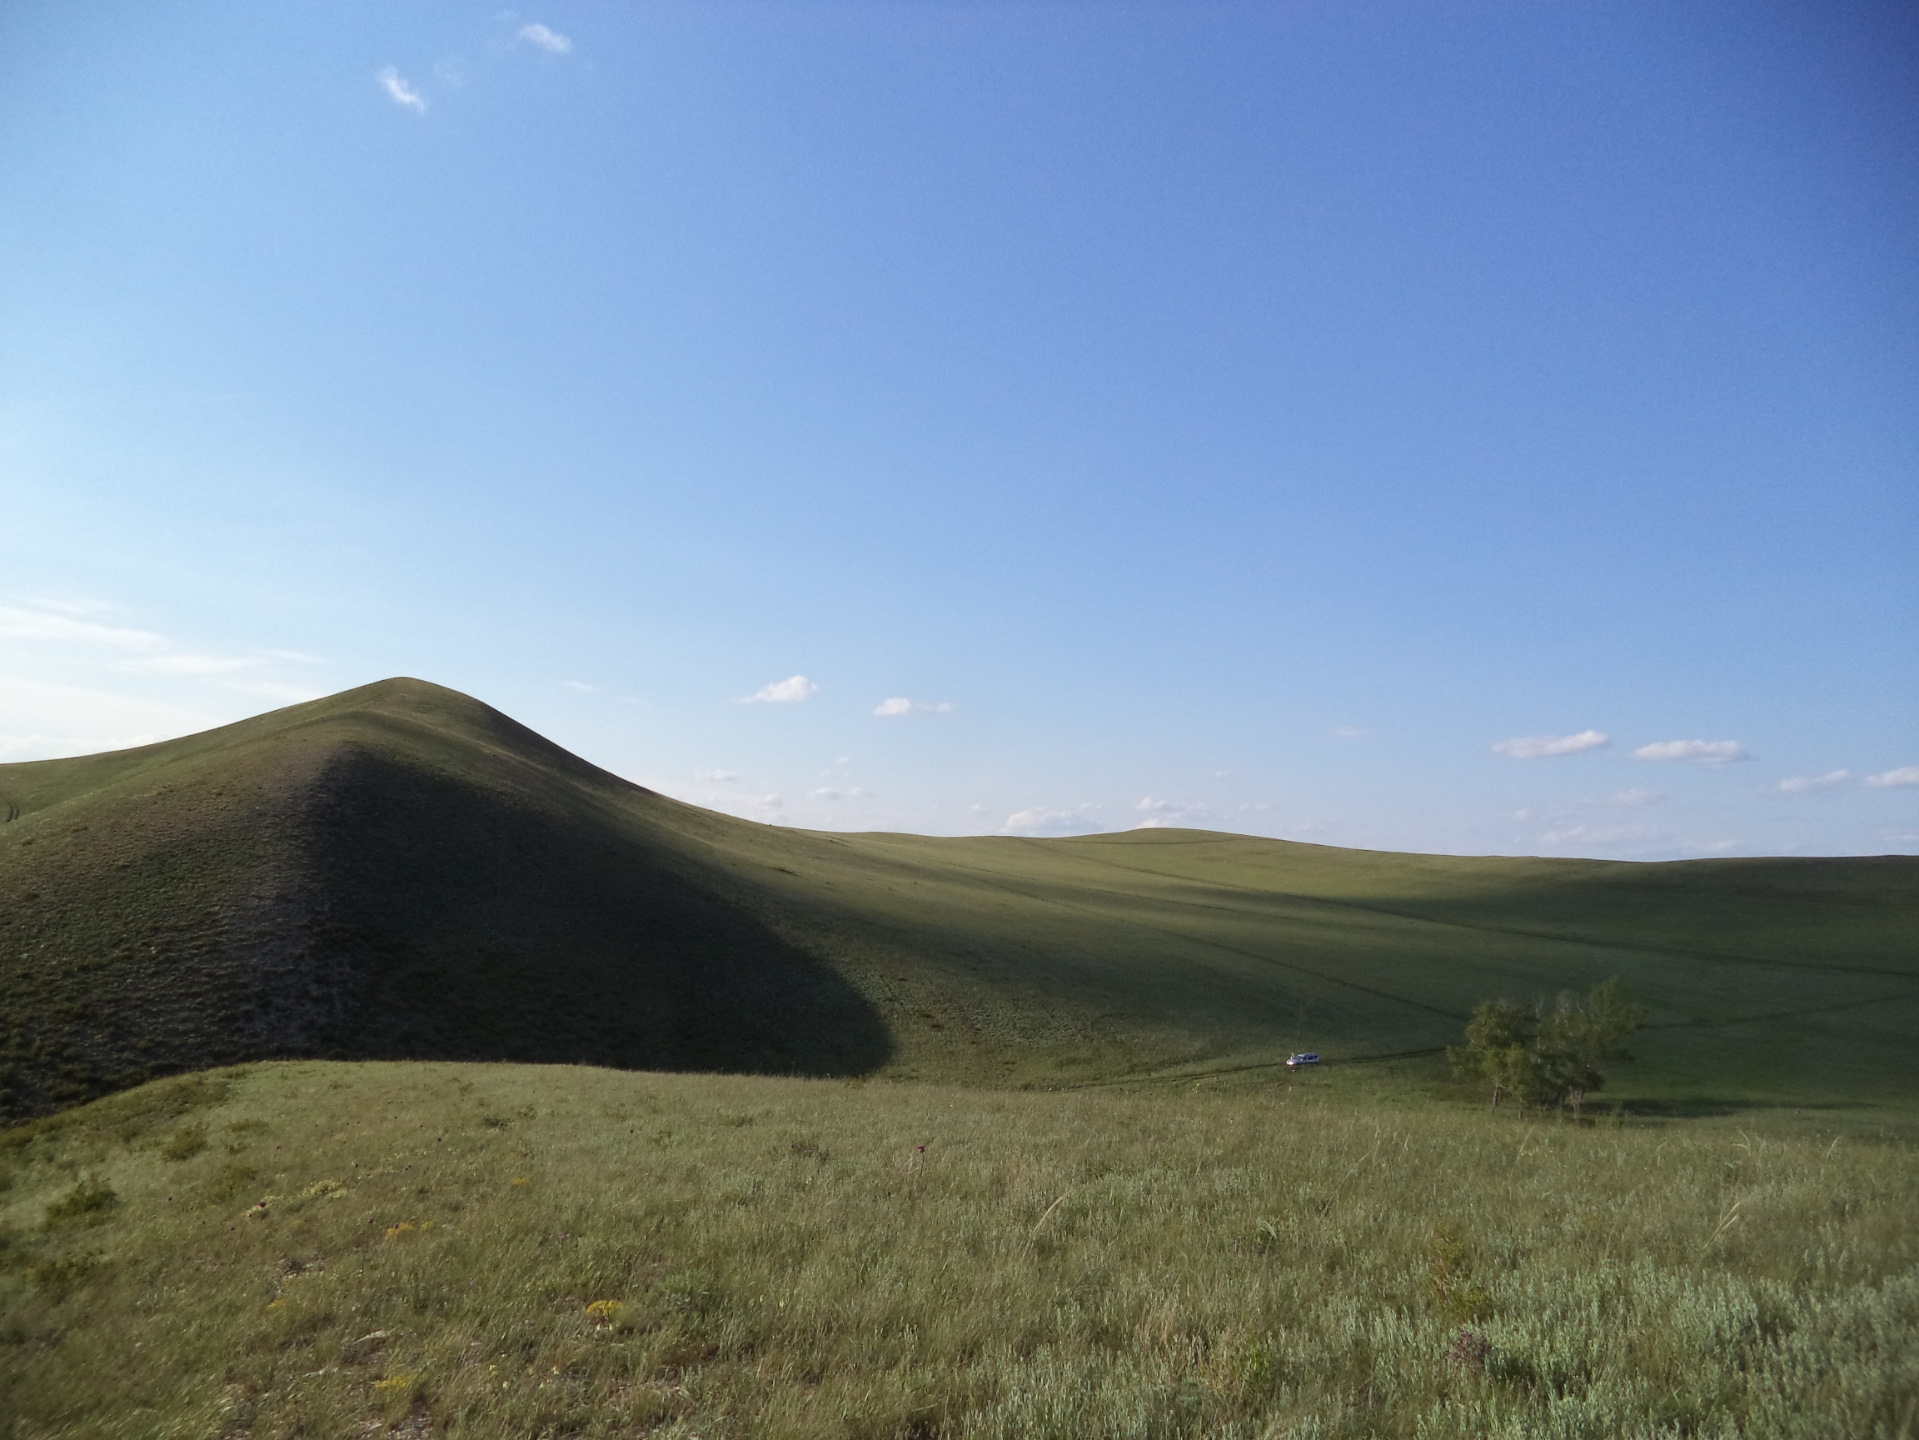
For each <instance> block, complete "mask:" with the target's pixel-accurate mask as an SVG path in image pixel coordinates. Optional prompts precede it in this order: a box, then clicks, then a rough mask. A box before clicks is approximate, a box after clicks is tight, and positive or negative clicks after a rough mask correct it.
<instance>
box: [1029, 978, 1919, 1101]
mask: <svg viewBox="0 0 1919 1440" xmlns="http://www.w3.org/2000/svg"><path fill="white" fill-rule="evenodd" d="M1912 999H1919V990H1905V991H1901V992H1900V993H1898V994H1895V995H1874V996H1872V997H1871V998H1869V999H1866V1000H1847V1001H1843V1002H1841V1003H1840V1004H1837V1005H1809V1006H1806V1007H1804V1008H1803V1009H1799V1010H1770V1011H1767V1012H1766V1013H1764V1014H1761V1015H1732V1016H1728V1017H1727V1018H1726V1019H1724V1020H1704V1021H1700V1020H1662V1021H1661V1022H1659V1023H1658V1024H1657V1025H1642V1026H1640V1027H1639V1028H1640V1029H1642V1030H1724V1029H1729V1028H1730V1027H1732V1026H1734V1025H1756V1024H1758V1023H1760V1022H1761V1021H1765V1020H1797V1019H1799V1018H1800V1017H1802V1016H1805V1015H1826V1014H1830V1013H1831V1012H1833V1011H1835V1010H1857V1009H1860V1008H1861V1007H1863V1006H1867V1005H1883V1004H1885V1003H1886V1002H1887V1001H1889V1000H1912ZM1446 1049H1447V1047H1446V1046H1444V1045H1432V1046H1428V1047H1427V1048H1425V1049H1422V1050H1390V1051H1385V1052H1382V1053H1380V1054H1377V1055H1347V1056H1343V1057H1341V1058H1340V1059H1337V1060H1321V1061H1320V1062H1319V1064H1318V1065H1317V1066H1315V1067H1314V1068H1315V1069H1322V1070H1323V1069H1325V1068H1326V1067H1327V1066H1329V1065H1372V1064H1376V1063H1377V1062H1379V1061H1381V1060H1418V1059H1422V1058H1424V1057H1425V1056H1428V1055H1443V1054H1445V1053H1446ZM1285 1064H1286V1062H1285V1061H1284V1060H1260V1061H1255V1062H1254V1063H1252V1064H1250V1065H1228V1066H1226V1067H1224V1068H1223V1069H1219V1070H1180V1071H1156V1072H1154V1073H1152V1074H1150V1075H1124V1076H1120V1077H1118V1078H1117V1079H1112V1080H1086V1081H1082V1082H1081V1083H1080V1084H1078V1085H1067V1086H1064V1087H1062V1088H1064V1089H1067V1090H1101V1089H1105V1088H1106V1087H1108V1086H1112V1085H1170V1084H1173V1083H1175V1082H1177V1081H1180V1080H1214V1079H1218V1078H1219V1077H1220V1076H1222V1075H1244V1074H1247V1073H1249V1072H1251V1071H1254V1070H1278V1069H1283V1068H1284V1067H1285Z"/></svg>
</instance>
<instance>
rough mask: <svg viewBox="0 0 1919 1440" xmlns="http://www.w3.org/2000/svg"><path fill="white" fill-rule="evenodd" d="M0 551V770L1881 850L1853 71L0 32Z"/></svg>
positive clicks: (248, 18)
mask: <svg viewBox="0 0 1919 1440" xmlns="http://www.w3.org/2000/svg"><path fill="white" fill-rule="evenodd" d="M0 544H3V548H0V557H3V559H4V570H3V571H0V759H14V760H18V759H31V758H39V757H42V756H49V755H63V754H75V753H82V752H85V751H90V750H98V749H106V748H113V747H116V746H120V745H125V744H131V743H139V742H142V741H146V740H151V739H157V738H162V737H165V736H169V735H174V734H180V733H185V732H188V731H192V730H196V729H201V728H205V727H207V726H209V725H213V724H217V723H221V722H224V721H227V720H232V719H236V718H239V717H241V716H243V715H247V714H251V713H255V712H257V711H259V710H262V709H267V708H271V707H272V706H275V705H278V704H282V703H286V702H288V701H291V700H295V699H299V698H304V697H309V696H314V695H320V694H325V693H330V692H332V691H336V690H340V689H344V688H346V687H348V686H351V685H356V684H360V683H363V682H365V681H369V680H373V679H378V678H380V677H382V676H386V675H394V674H411V675H418V676H422V677H424V678H427V679H431V680H435V681H438V682H440V683H443V684H447V685H451V686H454V687H456V688H458V689H462V690H465V691H467V692H469V693H471V694H474V695H476V696H479V697H480V698H482V699H485V700H487V701H489V702H491V703H493V704H495V705H498V706H500V707H501V708H503V709H505V710H507V711H508V712H509V713H511V714H513V715H515V716H516V717H518V718H520V719H522V720H524V721H526V722H527V723H529V724H531V725H533V726H535V727H536V728H538V729H540V730H542V731H544V732H545V733H547V734H549V735H551V736H552V737H553V738H555V739H556V740H558V741H560V742H561V743H562V744H565V745H567V746H568V747H569V748H572V749H574V750H576V751H578V752H579V753H581V754H583V755H585V756H587V757H588V758H590V759H592V760H594V761H597V762H598V763H600V764H603V765H605V766H607V767H608V768H610V769H612V770H615V771H617V772H618V773H620V774H623V775H626V776H628V777H630V778H632V779H634V780H637V781H639V782H641V783H643V784H647V785H651V786H654V787H656V788H658V789H661V790H664V791H667V792H668V793H671V794H674V795H678V796H681V797H682V798H686V799H690V800H693V801H695V802H697V803H700V804H706V805H711V806H713V807H715V808H718V809H723V810H727V811H730V812H733V813H736V814H741V815H747V816H751V817H753V818H755V819H762V820H770V821H777V822H780V823H786V824H799V825H810V826H818V827H822V828H834V829H867V828H887V829H907V830H917V831H925V832H930V833H993V832H1000V831H1011V832H1014V833H1028V834H1060V833H1074V832H1083V831H1091V830H1113V829H1125V828H1129V827H1131V826H1134V825H1138V824H1147V823H1152V824H1191V825H1202V826H1207V827H1211V828H1218V829H1229V830H1237V831H1243V832H1248V833H1256V834H1266V835H1278V836H1285V837H1290V838H1299V839H1308V840H1314V841H1319V842H1323V843H1329V844H1341V845H1361V846H1369V847H1377V848H1391V849H1419V850H1434V851H1451V852H1467V853H1484V852H1498V853H1538V854H1572V855H1595V856H1607V857H1617V858H1628V859H1650V858H1668V857H1674V856H1691V855H1716V854H1761V853H1855V852H1866V853H1880V852H1887V851H1906V852H1914V851H1919V724H1916V723H1915V721H1916V719H1919V653H1916V652H1919V645H1916V643H1915V637H1919V21H1915V19H1914V17H1913V12H1912V10H1911V7H1910V6H1904V5H1897V4H1883V5H1873V4H1855V5H1846V4H1839V5H1826V4H1820V5H1813V4H1803V5H1779V4H1768V3H1764V0H1755V3H1739V4H1732V3H1725V4H1697V3H1657V4H1643V5H1640V4H1605V5H1598V4H1560V3H1554V4H1547V3H1523V4H1522V3H1484V4H1478V3H1459V4H1437V3H1434V4H1405V5H1398V4H1393V5H1389V4H1383V3H1381V4H1357V3H1355V4H1336V3H1300V4H1287V3H1279V0H1273V3H1263V4H1257V5H1234V4H1217V5H1210V4H1181V5H1176V6H1174V5H1164V6H1162V5H1150V4H1124V3H1113V4H1057V5H1026V4H941V3H922V0H897V3H875V4H858V5H838V4H834V5H812V4H805V3H782V4H758V5H745V4H669V5H648V4H631V5H613V4H596V5H588V4H573V3H568V4H554V5H546V6H542V7H539V8H537V9H527V10H521V11H502V10H499V9H496V8H491V7H484V6H475V5H461V4H451V3H417V4H408V5H405V6H393V5H387V4H379V5H376V4H353V3H330V4H326V5H318V4H313V5H273V6H260V5H252V4H247V5H242V4H219V3H205V4H198V5H193V6H177V7H156V6H147V5H137V4H132V3H126V4H107V3H96V4H88V3H77V4H69V3H60V4H53V3H38V0H16V3H13V4H10V5H8V6H6V7H4V10H0ZM756 697H758V698H756Z"/></svg>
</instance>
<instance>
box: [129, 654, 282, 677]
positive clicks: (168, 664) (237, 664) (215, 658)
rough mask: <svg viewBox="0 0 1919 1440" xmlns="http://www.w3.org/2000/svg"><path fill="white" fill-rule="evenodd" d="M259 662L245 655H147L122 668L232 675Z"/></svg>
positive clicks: (140, 672) (146, 672)
mask: <svg viewBox="0 0 1919 1440" xmlns="http://www.w3.org/2000/svg"><path fill="white" fill-rule="evenodd" d="M259 663H260V662H259V661H258V660H256V659H253V658H252V657H250V656H244V655H147V656H143V657H142V658H140V659H138V660H128V661H126V662H125V663H124V664H122V665H121V666H120V668H121V669H122V670H130V671H132V672H133V673H134V674H136V675H231V674H233V673H234V672H235V671H236V670H250V669H252V668H253V667H254V666H255V665H258V664H259Z"/></svg>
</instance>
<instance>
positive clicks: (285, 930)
mask: <svg viewBox="0 0 1919 1440" xmlns="http://www.w3.org/2000/svg"><path fill="white" fill-rule="evenodd" d="M0 815H5V816H11V817H12V818H11V819H8V820H6V821H5V822H4V823H0V1123H7V1122H9V1121H14V1120H21V1119H27V1118H30V1117H32V1116H34V1115H39V1114H46V1113H49V1112H51V1111H54V1110H58V1109H60V1108H62V1107H65V1106H70V1105H73V1104H77V1103H80V1102H82V1101H86V1100H90V1099H94V1098H97V1097H98V1096H100V1095H103V1094H106V1093H109V1092H111V1091H113V1090H117V1089H124V1088H127V1087H129V1086H132V1085H135V1084H138V1083H140V1082H142V1081H145V1080H149V1079H153V1078H157V1077H159V1076H162V1075H166V1074H170V1073H176V1072H180V1071H187V1070H200V1069H205V1068H207V1067H209V1066H214V1065H220V1064H225V1063H233V1062H239V1061H247V1060H257V1059H285V1058H300V1057H314V1058H319V1057H324V1058H331V1059H432V1060H491V1061H498V1060H512V1061H534V1062H564V1063H579V1062H585V1063H589V1064H595V1065H604V1066H611V1067H618V1068H627V1069H644V1070H677V1071H693V1072H707V1071H733V1072H755V1073H763V1074H776V1075H816V1076H820V1075H842V1076H843V1075H878V1076H890V1077H898V1078H915V1079H923V1080H930V1081H942V1082H963V1083H968V1084H981V1085H988V1086H994V1087H1003V1086H1009V1085H1011V1086H1019V1085H1065V1084H1077V1083H1083V1082H1087V1081H1093V1080H1104V1079H1112V1078H1116V1077H1121V1076H1138V1075H1147V1074H1156V1075H1168V1074H1180V1073H1189V1072H1204V1071H1213V1070H1221V1069H1228V1068H1232V1067H1235V1066H1243V1065H1258V1064H1266V1065H1272V1064H1274V1063H1275V1062H1277V1061H1280V1060H1283V1059H1284V1057H1285V1055H1286V1054H1287V1053H1288V1051H1290V1050H1293V1049H1313V1050H1318V1051H1321V1052H1323V1053H1325V1054H1326V1055H1328V1056H1329V1057H1336V1058H1340V1059H1357V1058H1360V1057H1365V1056H1379V1055H1392V1054H1401V1053H1405V1052H1408V1051H1430V1052H1437V1050H1438V1049H1439V1048H1440V1047H1442V1046H1444V1045H1446V1044H1449V1043H1452V1042H1454V1041H1456V1040H1457V1039H1458V1038H1459V1033H1460V1029H1461V1027H1462V1026H1463V1025H1464V1023H1465V1020H1466V1017H1467V1015H1468V1013H1469V1012H1470V1011H1471V1009H1472V1007H1473V1005H1474V1004H1475V1003H1477V1002H1478V1001H1480V1000H1484V999H1487V998H1490V997H1494V996H1502V995H1503V996H1509V997H1511V998H1513V999H1516V1000H1521V1001H1528V1000H1531V999H1532V998H1534V997H1536V996H1542V995H1543V996H1551V995H1553V994H1554V993H1556V992H1558V991H1559V990H1561V989H1572V990H1580V991H1583V990H1586V989H1588V988H1590V987H1591V986H1592V985H1593V984H1595V983H1596V982H1598V981H1600V980H1603V979H1605V978H1606V977H1608V976H1613V975H1617V976H1620V977H1621V978H1622V979H1623V980H1624V981H1625V983H1626V985H1627V986H1628V988H1629V989H1630V990H1631V991H1632V992H1633V994H1634V996H1635V998H1636V999H1638V1000H1639V1001H1641V1002H1642V1003H1644V1004H1646V1005H1648V1006H1649V1007H1650V1008H1651V1012H1652V1014H1651V1023H1650V1024H1649V1025H1648V1027H1647V1029H1646V1030H1645V1032H1644V1033H1643V1034H1642V1035H1641V1036H1640V1037H1638V1039H1637V1040H1636V1041H1635V1044H1634V1046H1633V1049H1634V1052H1635V1054H1636V1055H1638V1056H1639V1060H1638V1062H1637V1065H1636V1067H1635V1068H1634V1070H1633V1071H1632V1073H1631V1077H1630V1078H1631V1083H1632V1085H1633V1086H1634V1087H1636V1090H1637V1091H1638V1093H1641V1094H1644V1095H1648V1096H1651V1095H1658V1096H1661V1097H1663V1098H1665V1099H1666V1100H1668V1101H1671V1102H1673V1103H1679V1104H1698V1103H1703V1102H1708V1101H1714V1102H1734V1101H1740V1100H1742V1099H1764V1100H1769V1101H1772V1102H1775V1103H1788V1104H1800V1103H1804V1102H1805V1101H1807V1100H1816V1101H1820V1102H1822V1103H1823V1102H1837V1101H1843V1100H1851V1099H1858V1098H1861V1097H1872V1096H1876V1095H1879V1094H1883V1093H1897V1094H1901V1095H1905V1096H1908V1097H1910V1096H1919V857H1914V856H1877V857H1872V856H1861V857H1844V858H1812V859H1791V858H1774V859H1750V860H1710V861H1691V862H1675V863H1666V864H1620V863H1610V862H1602V861H1592V860H1547V859H1538V858H1525V857H1520V858H1512V857H1505V858H1502V857H1493V856H1479V857H1460V856H1440V855H1399V854H1389V853H1382V852H1374V851H1362V850H1344V849H1337V848H1333V847H1328V846H1320V845H1303V844H1296V843H1289V842H1287V841H1282V840H1267V839H1259V838H1255V837H1251V836H1244V835H1223V834H1213V833H1209V832H1203V831H1194V830H1138V831H1132V832H1128V833H1125V834H1116V835H1099V836H1088V837H1083V838H1078V839H1062V840H1028V839H1021V838H1017V837H1012V836H974V837H963V838H929V837H925V836H914V835H886V834H874V835H843V834H825V833H815V832H808V831H800V830H793V829H788V828H784V827H779V826H770V825H758V824H752V823H749V822H747V821H744V820H739V819H735V818H733V817H730V816H726V815H719V814H715V813H713V812H711V811H707V810H701V809H698V808H696V807H693V806H690V805H684V804H681V803H679V802H677V801H674V800H672V799H669V798H668V797H666V796H663V795H658V794H655V793H653V792H650V791H647V790H644V789H642V788H640V787H638V786H635V785H631V784H629V783H627V782H626V781H624V780H621V779H619V778H618V777H616V776H613V775H609V774H607V773H606V772H605V771H602V770H598V769H596V768H595V767H593V766H592V765H590V764H588V763H587V762H585V761H584V760H581V759H580V758H578V757H577V756H573V755H570V754H568V753H567V752H565V751H564V750H562V749H560V748H559V747H558V746H555V745H553V744H552V743H551V742H549V741H547V740H545V739H543V738H541V737H540V736H539V735H537V734H535V733H534V732H532V731H530V730H528V729H526V728H525V727H523V726H520V725H518V724H516V723H515V722H514V721H512V720H511V719H509V718H508V717H506V716H504V715H502V714H500V713H499V712H498V711H495V710H492V709H490V708H489V707H487V706H485V705H483V704H481V703H480V702H478V701H476V700H473V699H471V698H469V697H467V696H464V695H460V694H457V693H455V692H453V691H450V690H445V689H442V688H440V687H438V686H434V685H429V684H426V683H425V682H422V681H417V680H391V681H384V682H381V683H379V684H376V685H369V686H364V687H362V688H361V689H359V690H354V691H349V692H346V693H344V694H341V695H337V696H333V697H330V698H328V699H326V700H319V701H314V702H312V703H310V704H303V705H296V706H292V707H289V708H287V709H285V710H279V711H275V712H272V713H271V714H267V715H262V716H258V717H256V718H254V719H251V720H247V721H243V722H241V723H239V724H237V725H231V726H227V727H224V728H222V729H220V730H215V731H210V732H208V733H206V734H203V735H194V736H187V737H184V738H182V739H179V740H172V741H167V742H165V743H163V744H159V745H152V746H147V747H144V748H142V749H138V750H128V751H120V752H116V753H113V754H108V755H96V756H85V757H80V758H77V759H71V760H48V761H38V762H33V763H28V764H13V765H0Z"/></svg>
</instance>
